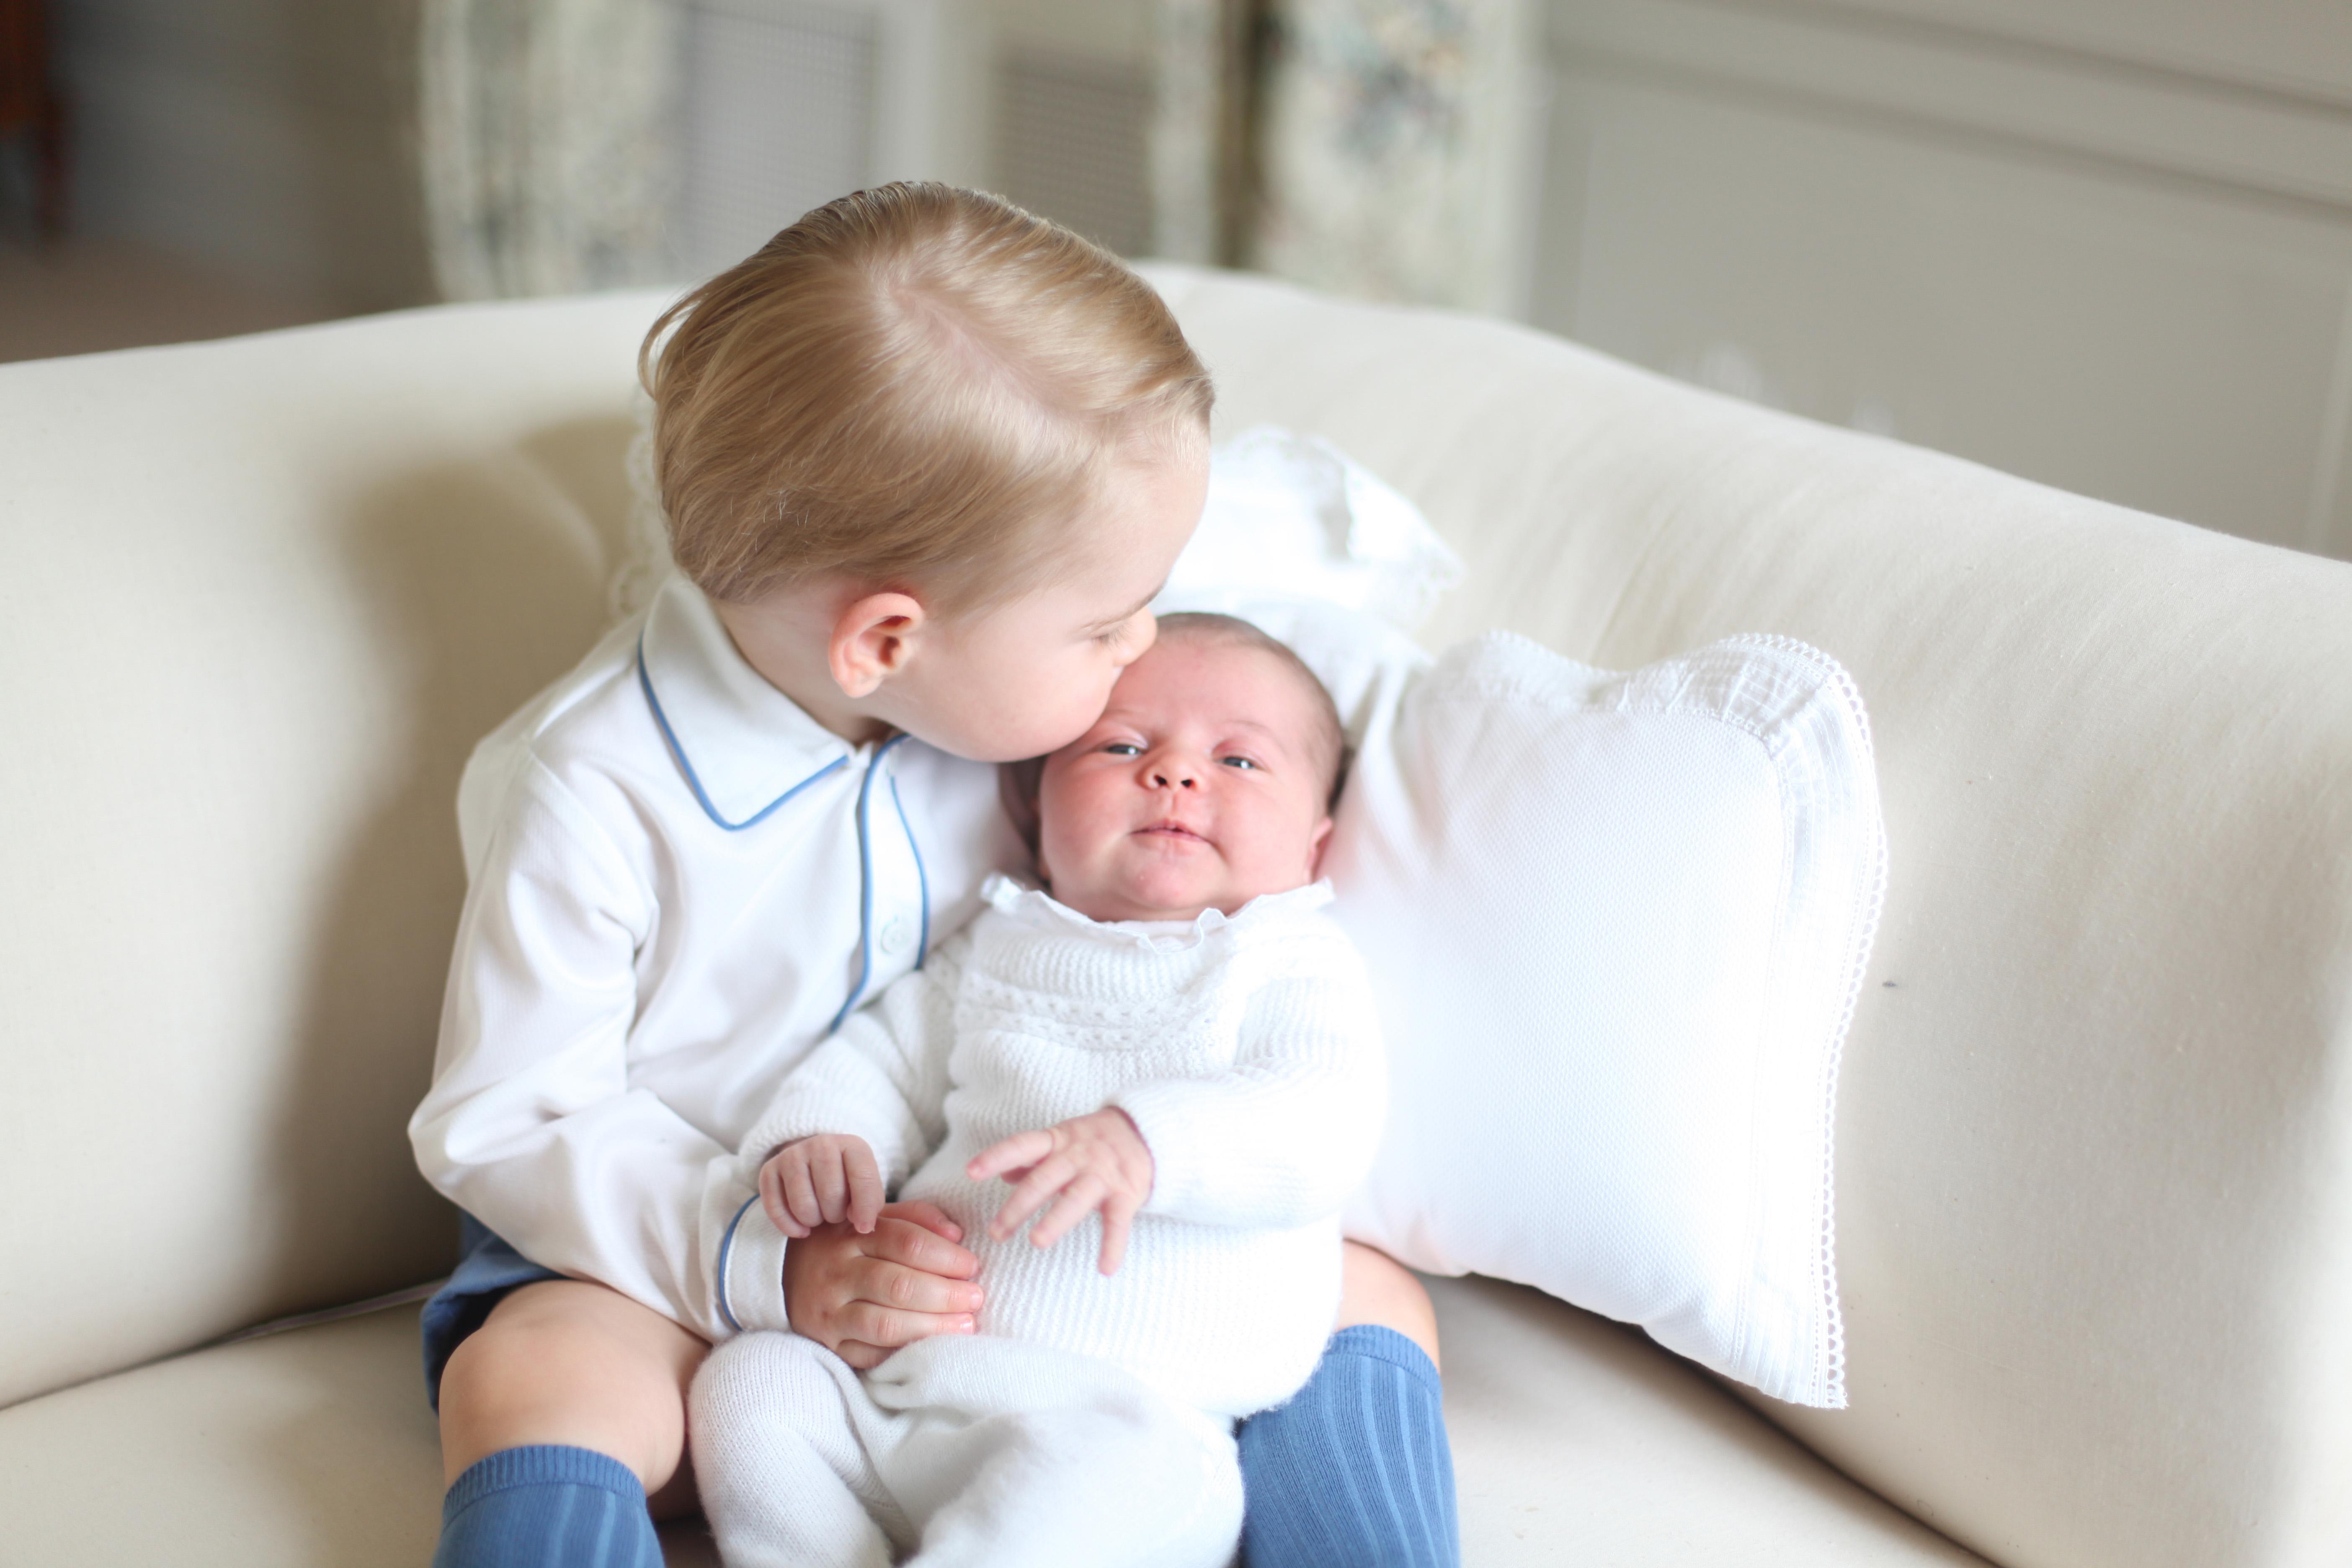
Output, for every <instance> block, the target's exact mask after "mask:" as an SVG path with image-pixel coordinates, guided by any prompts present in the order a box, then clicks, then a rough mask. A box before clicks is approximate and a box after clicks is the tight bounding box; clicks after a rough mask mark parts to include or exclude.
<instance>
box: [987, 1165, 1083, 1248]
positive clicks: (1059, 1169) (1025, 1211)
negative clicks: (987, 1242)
mask: <svg viewBox="0 0 2352 1568" xmlns="http://www.w3.org/2000/svg"><path fill="white" fill-rule="evenodd" d="M1077 1173H1078V1168H1077V1166H1076V1164H1074V1163H1071V1162H1070V1161H1069V1160H1068V1159H1067V1158H1066V1157H1065V1156H1063V1155H1060V1154H1056V1155H1055V1156H1054V1157H1053V1158H1052V1159H1050V1160H1047V1161H1045V1163H1042V1164H1040V1165H1039V1166H1038V1167H1037V1168H1036V1169H1035V1170H1034V1171H1032V1172H1030V1173H1029V1174H1028V1177H1027V1179H1025V1180H1024V1181H1023V1182H1022V1184H1020V1185H1019V1186H1017V1187H1015V1188H1013V1195H1012V1196H1011V1197H1009V1198H1006V1199H1005V1200H1004V1206H1003V1208H1001V1209H998V1210H997V1211H996V1217H995V1218H994V1219H992V1220H991V1221H989V1222H988V1234H989V1235H991V1236H992V1237H996V1239H997V1240H999V1241H1003V1239H1004V1238H1005V1237H1008V1236H1011V1235H1012V1234H1013V1232H1014V1231H1016V1230H1019V1229H1020V1228H1021V1227H1022V1226H1023V1225H1024V1224H1025V1223H1026V1222H1027V1221H1028V1218H1029V1216H1030V1215H1033V1214H1035V1213H1036V1212H1037V1211H1038V1210H1039V1209H1041V1208H1043V1207H1045V1200H1046V1199H1048V1198H1050V1197H1052V1196H1053V1195H1054V1194H1055V1193H1058V1192H1060V1191H1061V1190H1062V1189H1063V1188H1064V1187H1066V1186H1068V1185H1069V1184H1070V1183H1071V1181H1072V1180H1073V1179H1074V1178H1075V1177H1076V1175H1077Z"/></svg>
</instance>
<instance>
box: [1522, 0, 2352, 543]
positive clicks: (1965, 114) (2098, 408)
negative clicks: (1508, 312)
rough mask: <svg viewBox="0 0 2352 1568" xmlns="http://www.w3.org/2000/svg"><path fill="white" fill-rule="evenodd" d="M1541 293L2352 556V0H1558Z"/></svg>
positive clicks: (1601, 335)
mask: <svg viewBox="0 0 2352 1568" xmlns="http://www.w3.org/2000/svg"><path fill="white" fill-rule="evenodd" d="M1549 64H1550V68H1551V79H1552V89H1553V112H1552V123H1551V132H1550V137H1549V148H1548V156H1547V171H1546V183H1545V192H1546V194H1545V199H1544V204H1543V205H1544V209H1545V211H1544V219H1545V223H1544V236H1543V242H1542V245H1541V247H1540V253H1539V255H1538V259H1537V262H1536V266H1535V276H1536V279H1537V288H1536V293H1535V300H1534V305H1533V310H1532V313H1533V315H1534V318H1535V320H1536V321H1538V322H1539V323H1541V324H1543V325H1546V326H1549V327H1552V328H1554V329H1556V330H1558V331H1563V332H1566V333H1568V334H1569V335H1570V336H1573V337H1576V338H1579V339H1580V340H1582V341H1584V342H1590V343H1591V344H1593V345H1594V346H1596V347H1598V348H1601V349H1603V350H1606V351H1608V352H1610V353H1616V354H1619V355H1622V356H1623V357H1625V358H1628V359H1631V360H1633V361H1636V362H1638V363H1643V364H1647V365H1651V366H1653V367H1655V368H1657V369H1661V370H1664V371H1666V372H1668V373H1669V374H1675V375H1680V376H1685V377H1687V378H1689V379H1693V380H1696V381H1699V382H1702V383H1706V384H1712V385H1714V386H1717V388H1719V389H1721V390H1725V391H1729V392H1735V393H1738V394H1740V395H1745V396H1749V397H1754V398H1758V399H1759V400H1761V401H1764V402H1767V403H1771V404H1776V405H1780V406H1783V407H1787V408H1790V409H1794V410H1796V411H1799V412H1801V413H1804V414H1809V415H1811V416H1816V417H1820V418H1823V419H1828V420H1832V421H1834V422H1837V423H1841V424H1852V425H1855V426H1862V427H1864V428H1867V429H1874V430H1880V431H1884V432H1887V433H1892V434H1895V435H1897V436H1900V437H1903V438H1905V439H1907V440H1912V441H1916V442H1919V443H1921V444H1924V445H1927V446H1931V447H1940V448H1943V449H1945V450H1948V451H1951V452H1956V453H1958V454H1959V455H1961V456H1963V457H1969V458H1977V459H1979V460H1981V461H1983V462H1987V463H1990V464H1992V465H1994V466H1996V467H2000V468H2007V469H2010V470H2011V471H2013V472H2017V473H2021V474H2024V475H2026V476H2027V477H2029V478H2033V479H2042V480H2045V481H2047V482H2050V483H2053V484H2056V485H2060V486H2063V487H2065V488H2067V489H2075V490H2081V491H2084V492H2087V493H2089V494H2092V495H2096V496H2101V497H2105V498H2108V499H2111V500H2119V501H2124V502H2126V503H2128V504H2131V505H2134V506H2139V507H2144V508H2147V509H2148V510H2154V511H2158V512H2161V513H2165V514H2167V515H2170V516H2175V517H2182V518H2186V519H2188V520H2189V521H2195V522H2200V523H2204V524H2208V525H2210V526H2212V527H2216V528H2221V529H2224V530H2227V531H2231V532H2234V533H2240V534H2244V535H2248V536H2251V537H2252V538H2256V539H2261V540H2266V541H2269V542H2274V543H2280V544H2285V545H2291V546H2295V547H2298V548H2304V549H2311V550H2318V551H2323V552H2327V553H2332V554H2337V555H2342V556H2347V557H2352V473H2347V468H2352V11H2347V9H2346V8H2345V7H2343V6H2342V5H2340V4H2336V3H2334V0H2233V3H2232V4H2231V5H2226V6H2225V5H2210V4H2205V3H2202V0H1843V3H1842V4H1840V5H1815V4H1796V3H1780V0H1550V39H1549Z"/></svg>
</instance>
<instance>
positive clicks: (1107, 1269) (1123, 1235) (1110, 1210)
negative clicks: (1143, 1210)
mask: <svg viewBox="0 0 2352 1568" xmlns="http://www.w3.org/2000/svg"><path fill="white" fill-rule="evenodd" d="M1135 1209H1136V1205H1135V1204H1134V1203H1133V1202H1131V1201H1129V1200H1124V1199H1121V1198H1118V1197H1113V1198H1111V1199H1110V1200H1109V1201H1108V1202H1107V1203H1105V1204H1104V1205H1103V1206H1102V1226H1103V1244H1102V1271H1103V1272H1104V1273H1105V1274H1116V1273H1118V1266H1119V1265H1120V1264H1121V1263H1124V1262H1126V1261H1127V1237H1128V1233H1129V1231H1130V1230H1132V1229H1133V1228H1134V1226H1135Z"/></svg>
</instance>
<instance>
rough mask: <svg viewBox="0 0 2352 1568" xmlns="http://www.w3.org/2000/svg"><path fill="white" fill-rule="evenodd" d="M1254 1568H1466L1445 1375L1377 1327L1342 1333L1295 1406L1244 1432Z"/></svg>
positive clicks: (1254, 1419) (1257, 1419) (1246, 1533)
mask: <svg viewBox="0 0 2352 1568" xmlns="http://www.w3.org/2000/svg"><path fill="white" fill-rule="evenodd" d="M1241 1449H1242V1482H1243V1486H1244V1490H1245V1491H1246V1493H1247V1496H1248V1513H1247V1516H1246V1518H1245V1520H1244V1523H1243V1525H1242V1560H1243V1561H1244V1563H1247V1564H1248V1568H1327V1565H1328V1568H1458V1565H1459V1564H1460V1563H1461V1561H1462V1540H1461V1530H1460V1527H1459V1525H1458V1524H1457V1523H1456V1522H1455V1519H1454V1453H1453V1450H1452V1449H1451V1448H1450V1447H1448V1446H1447V1445H1446V1441H1445V1416H1444V1408H1443V1405H1442V1402H1441V1399H1440V1394H1439V1385H1438V1382H1437V1368H1435V1367H1434V1366H1433V1365H1431V1364H1430V1361H1429V1357H1428V1355H1427V1354H1425V1353H1424V1352H1423V1350H1422V1348H1421V1347H1420V1346H1419V1345H1417V1344H1414V1343H1413V1342H1412V1341H1411V1340H1409V1339H1407V1338H1405V1337H1404V1336H1403V1335H1402V1334H1401V1333H1398V1332H1397V1331H1395V1330H1394V1329H1384V1328H1381V1327H1378V1326H1377V1325H1374V1324H1370V1323H1360V1324H1358V1325H1356V1326H1355V1327H1353V1328H1347V1329H1342V1330H1340V1331H1339V1332H1338V1333H1336V1334H1334V1335H1332V1336H1331V1342H1330V1343H1329V1344H1328V1345H1327V1346H1325V1347H1324V1351H1323V1361H1322V1363H1321V1364H1320V1365H1319V1366H1318V1367H1317V1368H1316V1369H1315V1375H1314V1376H1313V1377H1311V1378H1309V1379H1307V1386H1306V1387H1304V1388H1302V1389H1300V1390H1299V1391H1298V1393H1297V1396H1296V1397H1294V1398H1293V1399H1292V1400H1291V1401H1290V1403H1289V1404H1287V1405H1281V1406H1278V1407H1276V1409H1273V1410H1268V1411H1265V1412H1264V1413H1263V1414H1261V1415H1253V1416H1251V1417H1250V1418H1249V1419H1248V1420H1247V1421H1245V1422H1244V1423H1243V1424H1242V1429H1241Z"/></svg>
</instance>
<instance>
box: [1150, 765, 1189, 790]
mask: <svg viewBox="0 0 2352 1568" xmlns="http://www.w3.org/2000/svg"><path fill="white" fill-rule="evenodd" d="M1151 787H1152V788H1153V789H1198V788H1200V787H1201V780H1200V775H1199V774H1198V773H1194V772H1193V770H1192V769H1191V768H1184V767H1174V766H1171V765H1170V764H1168V763H1160V764H1158V765H1157V766H1155V767H1154V768H1153V769H1152V770H1151Z"/></svg>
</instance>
